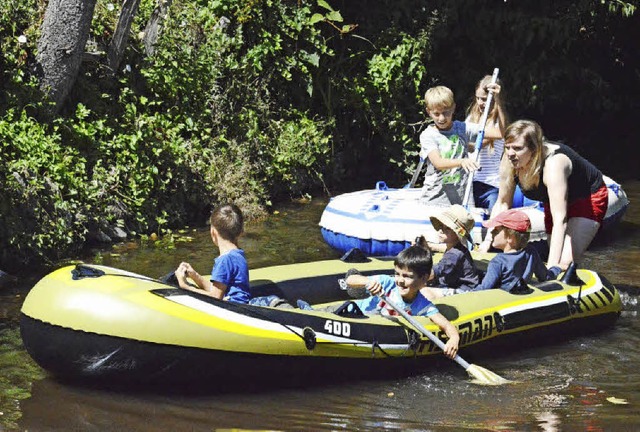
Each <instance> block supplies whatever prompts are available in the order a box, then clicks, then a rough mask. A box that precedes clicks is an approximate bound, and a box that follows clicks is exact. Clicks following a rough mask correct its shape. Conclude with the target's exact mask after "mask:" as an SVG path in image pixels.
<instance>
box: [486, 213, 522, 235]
mask: <svg viewBox="0 0 640 432" xmlns="http://www.w3.org/2000/svg"><path fill="white" fill-rule="evenodd" d="M482 225H484V226H485V227H487V228H494V227H497V226H503V227H506V228H511V229H512V230H515V231H519V232H529V231H531V220H530V219H529V216H527V214H526V213H525V212H523V211H522V210H518V209H509V210H505V211H503V212H502V213H500V214H499V215H498V216H496V217H494V218H493V219H490V220H488V221H483V222H482Z"/></svg>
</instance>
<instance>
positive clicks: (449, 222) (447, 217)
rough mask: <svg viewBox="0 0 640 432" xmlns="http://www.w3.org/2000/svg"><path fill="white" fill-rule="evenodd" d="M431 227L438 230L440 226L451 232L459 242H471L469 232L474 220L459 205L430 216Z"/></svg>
mask: <svg viewBox="0 0 640 432" xmlns="http://www.w3.org/2000/svg"><path fill="white" fill-rule="evenodd" d="M429 219H431V225H433V227H434V228H435V229H436V230H439V229H440V228H441V227H442V225H444V226H446V227H447V228H450V229H451V230H453V232H454V233H456V235H457V236H458V238H459V239H460V241H461V242H463V243H465V242H466V241H467V240H468V241H471V230H472V229H473V226H474V224H475V220H474V219H473V216H472V215H471V213H469V212H468V211H467V210H466V209H465V208H464V207H462V206H461V205H459V204H454V205H452V206H451V207H449V208H447V209H445V210H443V211H441V212H440V213H438V214H437V215H434V216H431V217H430V218H429Z"/></svg>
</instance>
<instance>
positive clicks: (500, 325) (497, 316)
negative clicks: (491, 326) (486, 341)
mask: <svg viewBox="0 0 640 432" xmlns="http://www.w3.org/2000/svg"><path fill="white" fill-rule="evenodd" d="M493 321H494V322H495V323H496V330H497V331H498V333H500V332H502V330H504V319H503V318H502V315H500V314H499V313H498V312H494V313H493Z"/></svg>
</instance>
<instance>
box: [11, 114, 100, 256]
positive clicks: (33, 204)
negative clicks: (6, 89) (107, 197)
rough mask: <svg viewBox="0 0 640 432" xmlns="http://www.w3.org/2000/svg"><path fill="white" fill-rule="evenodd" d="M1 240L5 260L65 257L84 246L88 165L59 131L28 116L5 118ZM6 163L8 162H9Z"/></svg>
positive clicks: (19, 115) (55, 127)
mask: <svg viewBox="0 0 640 432" xmlns="http://www.w3.org/2000/svg"><path fill="white" fill-rule="evenodd" d="M0 145H1V148H2V151H1V153H2V155H3V159H4V160H5V161H6V162H5V163H3V166H2V169H1V171H0V206H1V208H0V230H1V231H0V233H1V234H2V235H1V236H0V238H1V239H2V240H3V243H4V244H3V251H2V252H3V254H5V258H12V259H15V258H20V257H22V258H24V259H27V258H28V257H30V256H32V255H36V256H38V257H39V259H41V260H47V259H50V258H59V255H58V254H59V253H64V252H65V251H67V250H68V249H69V246H70V245H74V244H78V243H82V242H83V241H84V239H85V235H86V233H87V230H86V228H85V222H86V217H85V214H86V212H85V209H86V206H87V205H88V204H87V202H86V199H85V198H86V195H85V184H86V176H85V168H86V165H85V160H84V158H83V157H82V156H80V155H79V154H78V152H77V151H75V150H74V149H73V148H71V147H68V146H64V145H62V142H61V139H60V134H59V133H58V127H57V126H54V127H52V128H51V129H47V128H46V127H45V126H43V125H41V124H39V123H38V122H37V121H35V120H34V119H33V118H30V117H28V116H27V115H26V113H25V112H24V111H23V112H21V113H19V114H18V113H15V112H14V111H9V112H8V113H7V114H6V115H5V116H4V117H2V118H1V119H0ZM5 158H6V159H5Z"/></svg>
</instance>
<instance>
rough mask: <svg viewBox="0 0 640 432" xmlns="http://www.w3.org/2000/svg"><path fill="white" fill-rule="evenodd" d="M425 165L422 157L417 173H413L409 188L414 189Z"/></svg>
mask: <svg viewBox="0 0 640 432" xmlns="http://www.w3.org/2000/svg"><path fill="white" fill-rule="evenodd" d="M423 165H424V159H422V157H420V162H418V166H417V167H416V171H415V172H414V173H413V177H411V181H410V182H409V184H408V185H407V187H410V188H412V187H414V186H415V184H416V181H417V180H418V176H419V175H420V171H422V166H423Z"/></svg>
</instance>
